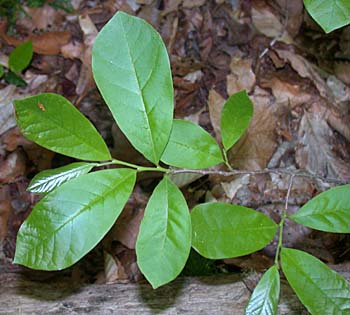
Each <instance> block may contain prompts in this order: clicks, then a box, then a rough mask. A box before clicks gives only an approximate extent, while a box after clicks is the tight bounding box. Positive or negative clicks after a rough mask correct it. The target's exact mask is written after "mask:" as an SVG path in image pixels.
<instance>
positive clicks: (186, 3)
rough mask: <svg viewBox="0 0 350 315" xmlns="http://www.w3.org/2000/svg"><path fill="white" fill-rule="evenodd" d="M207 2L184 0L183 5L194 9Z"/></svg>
mask: <svg viewBox="0 0 350 315" xmlns="http://www.w3.org/2000/svg"><path fill="white" fill-rule="evenodd" d="M204 3H205V0H184V1H183V4H182V5H183V7H184V8H188V9H192V8H195V7H200V6H202V5H203V4H204Z"/></svg>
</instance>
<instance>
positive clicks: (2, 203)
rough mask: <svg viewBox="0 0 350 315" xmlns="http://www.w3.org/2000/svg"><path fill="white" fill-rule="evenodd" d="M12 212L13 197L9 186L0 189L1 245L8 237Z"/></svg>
mask: <svg viewBox="0 0 350 315" xmlns="http://www.w3.org/2000/svg"><path fill="white" fill-rule="evenodd" d="M10 211H11V195H10V189H9V186H8V185H4V186H1V187H0V244H1V242H2V241H3V240H4V238H5V236H6V235H7V222H8V218H9V215H10Z"/></svg>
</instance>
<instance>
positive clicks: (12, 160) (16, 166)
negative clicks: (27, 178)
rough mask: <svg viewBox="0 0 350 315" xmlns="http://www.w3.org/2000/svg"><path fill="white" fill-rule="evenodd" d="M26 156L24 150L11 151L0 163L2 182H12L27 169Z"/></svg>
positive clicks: (0, 181) (0, 182)
mask: <svg viewBox="0 0 350 315" xmlns="http://www.w3.org/2000/svg"><path fill="white" fill-rule="evenodd" d="M26 162H27V161H26V158H25V155H24V153H23V152H22V151H20V150H16V151H14V152H12V153H10V154H9V155H8V156H7V157H6V160H5V161H3V162H2V163H1V165H0V184H4V183H12V182H14V181H15V180H16V178H17V177H19V176H23V175H24V174H25V171H26Z"/></svg>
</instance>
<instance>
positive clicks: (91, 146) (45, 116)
mask: <svg viewBox="0 0 350 315" xmlns="http://www.w3.org/2000/svg"><path fill="white" fill-rule="evenodd" d="M43 114H44V115H40V116H41V117H40V119H41V120H44V121H45V122H48V123H50V124H52V123H53V124H54V125H56V126H57V127H58V129H60V130H64V132H65V133H66V134H68V135H69V136H71V137H72V136H73V137H75V138H76V139H77V140H78V142H80V145H82V144H85V145H86V146H88V147H89V148H91V149H92V151H94V152H97V153H98V155H101V154H103V155H104V154H108V155H110V153H109V151H108V149H107V147H106V149H107V150H106V152H102V151H99V150H97V149H96V145H95V146H94V145H93V144H91V143H89V142H86V138H81V137H80V133H74V132H72V130H69V129H67V128H65V127H64V126H63V125H61V124H60V123H59V122H58V121H56V120H55V119H52V118H49V117H48V116H47V115H45V113H43ZM34 118H35V117H34ZM84 118H86V117H85V116H84ZM86 119H87V118H86ZM35 124H37V125H38V122H36V123H32V124H31V125H35ZM89 127H91V126H89ZM26 129H27V130H28V126H27V127H25V128H23V130H26ZM47 130H52V129H47ZM94 131H95V135H97V136H98V137H99V138H100V139H99V142H101V141H100V140H101V139H102V138H101V135H100V134H99V133H97V132H96V130H94ZM42 132H45V131H42V130H41V133H42ZM60 138H63V137H60ZM37 139H38V138H37ZM102 143H104V142H102ZM67 147H68V146H66V147H65V148H67ZM86 152H89V151H86ZM86 152H85V153H86ZM107 152H108V153H107ZM85 153H84V154H85ZM74 155H75V153H74ZM75 157H78V155H76V156H75ZM96 160H97V159H96Z"/></svg>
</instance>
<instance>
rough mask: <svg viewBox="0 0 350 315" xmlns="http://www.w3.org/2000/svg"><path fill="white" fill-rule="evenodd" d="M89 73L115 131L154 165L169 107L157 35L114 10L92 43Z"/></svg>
mask: <svg viewBox="0 0 350 315" xmlns="http://www.w3.org/2000/svg"><path fill="white" fill-rule="evenodd" d="M92 70H93V74H94V78H95V81H96V83H97V86H98V88H99V90H100V92H101V94H102V96H103V98H104V100H105V101H106V103H107V105H108V107H109V108H110V110H111V112H112V114H113V117H114V119H115V120H116V122H117V124H118V126H119V127H120V129H121V130H122V131H123V133H124V134H125V135H126V137H127V138H128V139H129V141H130V142H131V143H132V145H133V146H134V147H135V148H136V149H137V150H139V151H140V152H141V153H142V154H143V155H144V156H145V157H146V158H147V159H148V160H150V161H152V162H153V163H155V164H158V162H159V158H160V156H161V155H162V153H163V150H164V148H165V146H166V144H167V142H168V139H169V135H170V131H171V125H172V117H173V107H174V104H173V98H174V95H173V85H172V78H171V71H170V63H169V58H168V54H167V51H166V47H165V45H164V43H163V41H162V39H161V37H160V35H159V34H158V33H157V32H156V31H155V30H154V29H153V28H152V26H151V25H149V24H148V23H146V22H145V21H144V20H141V19H139V18H137V17H133V16H130V15H128V14H126V13H123V12H120V11H119V12H118V13H117V14H116V15H115V16H114V17H113V18H112V19H111V20H110V21H109V22H108V23H107V24H106V25H105V26H104V27H103V29H102V30H101V31H100V33H99V34H98V36H97V38H96V41H95V44H94V47H93V51H92Z"/></svg>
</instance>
